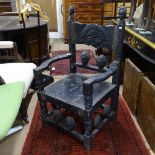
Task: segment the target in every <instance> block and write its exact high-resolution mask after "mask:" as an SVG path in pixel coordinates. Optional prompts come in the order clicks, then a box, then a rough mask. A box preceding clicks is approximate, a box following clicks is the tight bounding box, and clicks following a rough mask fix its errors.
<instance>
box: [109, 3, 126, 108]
mask: <svg viewBox="0 0 155 155" xmlns="http://www.w3.org/2000/svg"><path fill="white" fill-rule="evenodd" d="M126 11H127V10H126V7H125V6H122V7H120V9H119V19H120V20H119V23H118V25H117V26H116V31H115V34H114V40H113V42H114V43H113V44H114V46H115V61H116V63H117V65H118V71H117V72H116V73H115V74H114V75H113V77H112V83H113V84H116V85H117V87H116V89H115V91H114V94H113V98H112V100H113V101H112V102H113V105H112V109H114V110H116V111H117V108H118V107H117V106H118V104H117V103H118V96H119V88H120V74H121V73H120V70H121V62H122V47H123V40H124V30H125V17H126ZM115 36H117V37H115Z"/></svg>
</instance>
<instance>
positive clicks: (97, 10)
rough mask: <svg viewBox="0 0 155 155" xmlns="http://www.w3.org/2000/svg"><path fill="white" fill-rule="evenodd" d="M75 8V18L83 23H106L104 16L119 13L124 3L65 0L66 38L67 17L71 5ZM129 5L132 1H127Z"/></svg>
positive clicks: (65, 29)
mask: <svg viewBox="0 0 155 155" xmlns="http://www.w3.org/2000/svg"><path fill="white" fill-rule="evenodd" d="M70 5H73V6H74V8H75V20H76V21H79V22H81V23H96V24H106V23H107V22H108V20H106V19H104V18H103V17H114V16H117V15H118V8H119V7H120V5H122V3H111V2H108V3H104V5H103V4H102V3H101V0H96V1H94V0H63V22H64V39H65V40H66V39H67V18H68V9H69V6H70ZM126 6H127V7H129V6H130V3H127V2H126Z"/></svg>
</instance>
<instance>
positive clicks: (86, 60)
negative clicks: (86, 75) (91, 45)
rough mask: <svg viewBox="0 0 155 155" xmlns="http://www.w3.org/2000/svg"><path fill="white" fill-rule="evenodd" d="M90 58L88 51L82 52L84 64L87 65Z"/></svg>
mask: <svg viewBox="0 0 155 155" xmlns="http://www.w3.org/2000/svg"><path fill="white" fill-rule="evenodd" d="M89 59H90V55H89V53H88V52H87V51H83V52H82V53H81V62H82V64H83V65H87V64H88V62H89Z"/></svg>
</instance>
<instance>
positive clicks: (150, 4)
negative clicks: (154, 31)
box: [144, 0, 153, 31]
mask: <svg viewBox="0 0 155 155" xmlns="http://www.w3.org/2000/svg"><path fill="white" fill-rule="evenodd" d="M148 1H149V4H148V5H149V6H148V13H147V19H146V24H145V26H144V30H145V31H147V30H148V27H149V24H150V23H151V15H152V4H153V1H152V0H148Z"/></svg>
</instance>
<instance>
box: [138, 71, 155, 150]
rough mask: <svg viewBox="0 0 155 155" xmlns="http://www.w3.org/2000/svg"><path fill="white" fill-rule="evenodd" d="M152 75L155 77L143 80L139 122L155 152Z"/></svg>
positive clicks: (154, 85) (154, 78)
mask: <svg viewBox="0 0 155 155" xmlns="http://www.w3.org/2000/svg"><path fill="white" fill-rule="evenodd" d="M150 75H151V76H152V75H154V77H152V79H150V78H148V77H144V78H143V80H142V85H141V90H140V96H139V102H138V115H137V121H138V124H139V126H140V127H141V129H142V131H143V133H144V135H145V137H146V139H147V141H148V143H149V145H150V146H151V148H152V150H153V151H155V73H154V74H153V73H151V74H150ZM153 80H154V81H153Z"/></svg>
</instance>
